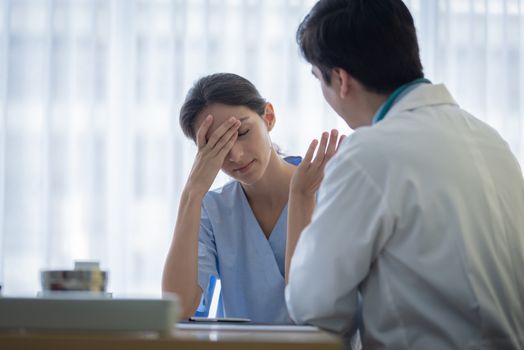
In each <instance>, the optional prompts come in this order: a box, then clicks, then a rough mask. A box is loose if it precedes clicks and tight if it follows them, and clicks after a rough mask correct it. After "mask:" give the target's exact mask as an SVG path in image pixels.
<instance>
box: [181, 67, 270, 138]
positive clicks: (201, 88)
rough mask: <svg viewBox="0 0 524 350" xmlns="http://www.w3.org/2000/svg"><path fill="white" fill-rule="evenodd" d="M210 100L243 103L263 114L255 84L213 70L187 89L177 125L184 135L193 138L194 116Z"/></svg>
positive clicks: (264, 101)
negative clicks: (213, 72)
mask: <svg viewBox="0 0 524 350" xmlns="http://www.w3.org/2000/svg"><path fill="white" fill-rule="evenodd" d="M213 103H221V104H225V105H229V106H245V107H247V108H249V109H250V110H252V111H253V112H255V113H257V114H258V115H260V116H263V115H264V112H265V109H266V104H267V102H266V100H265V99H264V98H262V96H260V93H259V92H258V90H257V88H256V87H255V85H253V84H252V83H251V82H250V81H249V80H247V79H245V78H243V77H241V76H239V75H236V74H232V73H216V74H211V75H208V76H205V77H203V78H200V79H199V80H198V81H197V82H196V83H195V84H194V85H193V87H192V88H191V89H190V90H189V91H188V93H187V95H186V99H185V101H184V104H183V105H182V108H181V109H180V126H181V127H182V131H183V132H184V135H186V136H187V137H189V138H191V139H192V140H193V141H196V130H195V122H196V118H197V116H198V114H199V113H200V112H202V110H203V109H204V108H206V107H208V106H209V105H211V104H213Z"/></svg>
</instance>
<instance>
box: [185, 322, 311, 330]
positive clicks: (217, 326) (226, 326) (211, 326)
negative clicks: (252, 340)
mask: <svg viewBox="0 0 524 350" xmlns="http://www.w3.org/2000/svg"><path fill="white" fill-rule="evenodd" d="M176 328H178V329H203V330H211V331H228V330H229V331H241V330H250V331H272V332H273V331H276V332H278V331H281V332H316V331H318V330H319V328H318V327H315V326H308V325H291V324H257V323H251V324H245V323H244V324H238V323H217V322H213V323H201V322H179V323H177V324H176Z"/></svg>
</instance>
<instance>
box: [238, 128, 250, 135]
mask: <svg viewBox="0 0 524 350" xmlns="http://www.w3.org/2000/svg"><path fill="white" fill-rule="evenodd" d="M248 132H249V129H247V130H244V131H240V130H239V131H238V136H244V135H245V134H247V133H248Z"/></svg>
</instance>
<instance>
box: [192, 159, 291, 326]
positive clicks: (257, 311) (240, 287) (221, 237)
mask: <svg viewBox="0 0 524 350" xmlns="http://www.w3.org/2000/svg"><path fill="white" fill-rule="evenodd" d="M286 160H287V161H288V162H290V163H293V164H296V161H297V158H296V157H290V159H286ZM299 160H300V159H299V158H298V161H299ZM286 236H287V204H286V206H285V207H284V209H283V210H282V213H281V214H280V217H279V219H278V220H277V223H276V225H275V227H274V228H273V231H272V232H271V235H270V236H269V239H268V238H266V236H265V235H264V232H263V231H262V229H261V228H260V225H259V224H258V221H257V220H256V218H255V215H254V214H253V211H252V210H251V206H250V205H249V203H248V201H247V197H246V195H245V193H244V190H243V189H242V186H241V185H240V183H239V182H237V181H233V182H230V183H228V184H226V185H225V186H223V187H221V188H219V189H217V190H213V191H209V192H208V193H207V194H206V196H205V197H204V200H203V203H202V214H201V221H200V235H199V242H198V284H199V285H200V287H201V288H202V290H203V291H205V292H206V291H207V290H208V284H209V280H210V277H211V276H215V277H216V278H219V279H220V280H221V284H222V290H221V297H222V307H223V309H222V310H219V311H218V313H219V315H223V316H226V317H245V318H249V319H251V320H253V321H255V322H263V323H278V324H289V323H292V321H291V319H290V317H289V315H288V312H287V308H286V302H285V299H284V289H285V281H284V260H285V251H286ZM211 297H212V296H211V295H208V293H204V305H206V306H209V305H210V303H211Z"/></svg>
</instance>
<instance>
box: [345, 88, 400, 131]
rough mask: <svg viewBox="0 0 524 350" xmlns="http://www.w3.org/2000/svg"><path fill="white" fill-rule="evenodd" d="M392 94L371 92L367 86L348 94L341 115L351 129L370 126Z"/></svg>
mask: <svg viewBox="0 0 524 350" xmlns="http://www.w3.org/2000/svg"><path fill="white" fill-rule="evenodd" d="M389 95H390V94H380V93H375V92H370V91H368V90H366V89H365V88H362V89H358V90H357V91H354V92H353V94H351V95H348V96H347V98H346V99H345V100H346V101H345V103H344V106H343V109H342V111H341V112H342V113H340V114H341V117H342V119H344V120H345V121H346V123H347V124H348V126H349V127H350V128H351V129H358V128H360V127H362V126H370V125H371V124H372V123H373V117H374V116H375V114H376V113H377V111H378V110H379V108H380V107H381V106H382V105H383V104H384V102H386V100H387V99H388V97H389Z"/></svg>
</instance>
